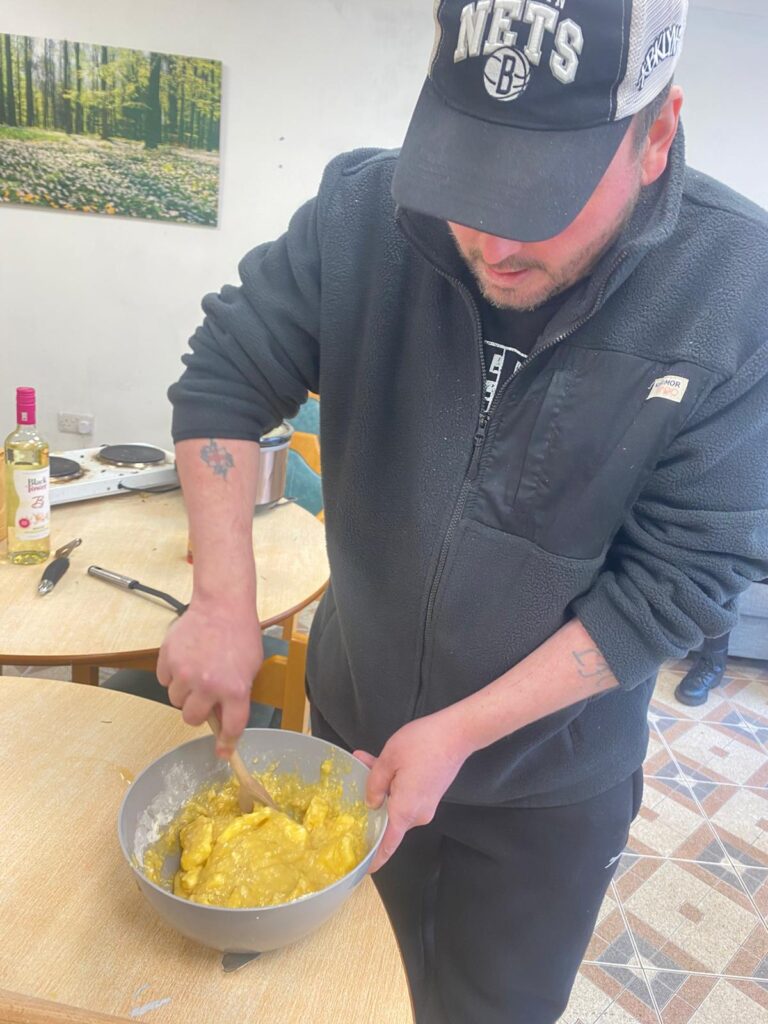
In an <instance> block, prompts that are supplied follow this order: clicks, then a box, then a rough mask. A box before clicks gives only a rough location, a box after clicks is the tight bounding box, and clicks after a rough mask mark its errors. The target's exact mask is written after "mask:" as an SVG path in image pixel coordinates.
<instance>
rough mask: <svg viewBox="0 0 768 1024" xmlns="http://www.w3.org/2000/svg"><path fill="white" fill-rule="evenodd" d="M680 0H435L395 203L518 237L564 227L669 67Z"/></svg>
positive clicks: (684, 4) (680, 31)
mask: <svg viewBox="0 0 768 1024" xmlns="http://www.w3.org/2000/svg"><path fill="white" fill-rule="evenodd" d="M687 13H688V0H476V2H474V3H466V2H465V0H437V3H436V4H435V21H436V39H435V47H434V50H433V53H432V58H431V61H430V68H429V75H428V78H427V80H426V82H425V83H424V87H423V89H422V91H421V95H420V97H419V100H418V103H417V105H416V109H415V111H414V114H413V117H412V119H411V123H410V126H409V128H408V133H407V135H406V138H405V142H404V143H403V147H402V150H401V152H400V156H399V158H398V161H397V167H396V169H395V176H394V181H393V184H392V194H393V196H394V198H395V201H396V202H397V204H398V205H399V206H403V207H406V208H409V209H412V210H416V211H418V212H420V213H425V214H428V215H430V216H433V217H439V218H440V219H442V220H450V221H454V222H456V223H458V224H464V225H466V226H468V227H472V228H475V229H477V230H480V231H485V232H488V234H493V235H498V236H500V237H502V238H510V239H514V240H516V241H521V242H533V241H541V240H543V239H547V238H551V237H553V236H554V235H557V234H559V233H560V232H561V231H564V230H565V228H567V227H568V225H569V224H570V223H571V222H572V221H573V220H574V219H575V218H576V217H577V216H578V214H579V213H580V212H581V210H582V209H583V208H584V206H585V205H586V203H587V201H588V200H589V198H590V196H591V195H592V193H593V192H594V190H595V188H596V187H597V185H598V183H599V182H600V180H601V178H602V177H603V175H604V174H605V171H606V170H607V168H608V165H609V164H610V162H611V161H612V159H613V157H614V156H615V154H616V151H617V150H618V148H619V146H620V145H621V142H622V140H623V139H624V136H625V135H626V133H627V131H628V129H629V126H630V125H631V123H632V118H633V115H634V114H636V113H637V112H638V111H640V110H642V109H643V108H644V107H645V106H647V105H648V104H649V103H651V102H652V101H653V100H654V99H655V98H656V97H657V96H658V95H659V93H661V92H662V90H663V89H664V88H665V87H666V86H667V84H668V83H669V82H670V81H671V79H672V76H673V74H674V70H675V67H676V65H677V61H678V57H679V55H680V51H681V48H682V41H683V35H684V33H685V24H686V18H687Z"/></svg>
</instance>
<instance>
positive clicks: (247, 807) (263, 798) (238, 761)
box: [208, 711, 278, 814]
mask: <svg viewBox="0 0 768 1024" xmlns="http://www.w3.org/2000/svg"><path fill="white" fill-rule="evenodd" d="M208 725H210V727H211V732H212V733H213V735H214V736H215V737H216V739H218V738H219V733H220V732H221V723H220V722H219V718H218V715H217V714H216V712H215V711H212V712H211V713H210V715H208ZM229 766H230V768H231V769H232V771H233V772H234V773H235V778H236V779H237V781H238V783H239V788H238V791H237V802H238V804H239V805H240V810H241V811H242V812H243V814H250V813H251V811H252V810H253V804H254V801H258V802H259V803H260V804H265V805H266V806H267V807H271V808H272V810H273V811H276V810H278V807H277V804H276V803H275V801H274V800H273V799H272V797H271V796H270V795H269V793H268V792H267V791H266V789H265V788H264V787H263V786H262V784H261V783H260V782H259V781H258V780H257V779H254V777H253V776H252V775H251V773H250V772H249V771H248V769H247V768H246V766H245V761H243V759H242V757H241V756H240V755H239V754H238V752H237V750H233V751H232V753H231V754H230V755H229Z"/></svg>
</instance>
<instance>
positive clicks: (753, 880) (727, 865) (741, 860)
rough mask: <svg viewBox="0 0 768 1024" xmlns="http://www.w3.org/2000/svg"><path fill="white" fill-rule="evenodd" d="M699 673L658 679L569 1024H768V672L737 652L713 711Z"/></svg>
mask: <svg viewBox="0 0 768 1024" xmlns="http://www.w3.org/2000/svg"><path fill="white" fill-rule="evenodd" d="M687 668H688V663H687V662H675V663H670V664H668V665H667V666H665V668H664V669H663V670H662V672H661V674H660V676H659V682H658V685H657V688H656V693H655V696H654V701H653V703H652V706H651V714H650V717H651V741H650V746H649V749H648V757H647V760H646V763H645V773H646V785H645V797H644V800H643V807H642V809H641V811H640V814H639V816H638V818H637V820H636V821H635V824H634V826H633V828H632V833H631V836H630V840H629V843H628V845H627V849H626V852H625V853H624V855H623V857H622V859H621V861H620V863H619V867H618V870H617V872H616V876H615V878H614V881H613V882H612V884H611V888H610V890H609V893H608V895H607V897H606V899H605V902H604V904H603V907H602V910H601V913H600V917H599V919H598V923H597V927H596V929H595V934H594V936H593V938H592V942H591V943H590V946H589V949H588V950H587V954H586V958H585V960H584V963H583V965H582V968H581V971H580V972H579V976H578V979H577V981H576V985H575V987H574V990H573V995H572V997H571V1001H570V1003H569V1006H568V1009H567V1010H566V1013H565V1014H564V1016H563V1017H562V1018H561V1024H598V1022H599V1024H765V1022H766V1021H768V664H767V663H764V662H751V661H747V660H745V659H738V658H732V659H731V660H730V662H729V666H728V675H727V677H726V680H725V684H724V685H723V686H722V687H720V688H719V689H717V690H715V691H713V692H712V693H711V694H710V697H709V700H708V701H707V703H706V704H705V705H704V706H703V707H701V708H687V707H684V706H683V705H682V704H678V703H677V701H676V700H675V698H674V696H673V691H674V688H675V686H676V685H677V683H678V681H679V680H680V679H681V678H682V677H683V675H684V674H685V672H686V670H687ZM5 671H6V673H7V674H9V675H12V674H14V670H13V669H12V668H10V667H7V668H6V669H5ZM25 671H26V674H27V675H40V676H52V677H53V678H59V679H66V678H68V673H67V670H65V669H49V670H45V669H42V668H33V669H18V672H19V673H23V672H25ZM103 674H104V675H106V674H107V672H104V673H103Z"/></svg>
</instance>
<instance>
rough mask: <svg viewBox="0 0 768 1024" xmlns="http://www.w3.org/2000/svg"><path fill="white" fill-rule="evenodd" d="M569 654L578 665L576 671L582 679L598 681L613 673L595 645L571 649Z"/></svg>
mask: <svg viewBox="0 0 768 1024" xmlns="http://www.w3.org/2000/svg"><path fill="white" fill-rule="evenodd" d="M571 654H572V656H573V658H574V659H575V661H576V664H577V665H578V673H579V675H580V676H581V678H582V679H594V680H596V681H597V682H600V681H601V680H603V679H606V678H607V677H608V676H611V675H613V673H612V672H611V670H610V668H609V667H608V665H607V664H606V661H605V658H604V657H603V656H602V654H601V653H600V651H599V650H598V649H597V648H596V647H589V648H587V649H586V650H583V651H571Z"/></svg>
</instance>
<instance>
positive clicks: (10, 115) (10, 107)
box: [5, 33, 18, 127]
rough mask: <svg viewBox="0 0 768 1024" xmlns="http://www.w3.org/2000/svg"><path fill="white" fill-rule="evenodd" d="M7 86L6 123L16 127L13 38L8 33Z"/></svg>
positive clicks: (6, 49)
mask: <svg viewBox="0 0 768 1024" xmlns="http://www.w3.org/2000/svg"><path fill="white" fill-rule="evenodd" d="M5 84H6V86H7V88H6V96H5V105H6V108H7V110H6V122H7V123H8V124H9V125H11V127H15V125H17V124H18V122H17V120H16V94H15V92H14V89H13V54H12V53H11V37H10V36H9V35H8V34H7V33H6V36H5Z"/></svg>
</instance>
